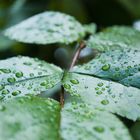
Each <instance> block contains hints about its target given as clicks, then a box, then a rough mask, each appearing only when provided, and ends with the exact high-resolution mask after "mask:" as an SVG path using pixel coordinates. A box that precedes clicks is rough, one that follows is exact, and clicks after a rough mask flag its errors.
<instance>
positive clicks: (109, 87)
mask: <svg viewBox="0 0 140 140" xmlns="http://www.w3.org/2000/svg"><path fill="white" fill-rule="evenodd" d="M63 86H64V88H65V90H66V91H67V92H68V93H70V95H71V96H73V98H74V99H71V100H74V101H75V100H76V101H80V102H84V103H86V104H88V105H89V106H90V107H91V108H98V109H101V110H106V111H109V112H112V113H116V114H118V115H121V116H123V117H127V118H129V119H132V120H136V119H139V118H140V90H139V89H137V88H133V87H127V86H124V85H122V84H119V83H116V82H111V81H107V80H101V79H99V78H95V77H91V76H88V75H81V74H76V73H66V74H65V76H64V79H63Z"/></svg>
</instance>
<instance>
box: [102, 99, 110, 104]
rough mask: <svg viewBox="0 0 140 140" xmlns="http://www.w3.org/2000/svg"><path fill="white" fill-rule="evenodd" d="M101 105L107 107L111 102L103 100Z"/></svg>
mask: <svg viewBox="0 0 140 140" xmlns="http://www.w3.org/2000/svg"><path fill="white" fill-rule="evenodd" d="M101 103H102V104H103V105H107V104H109V101H108V100H102V101H101Z"/></svg>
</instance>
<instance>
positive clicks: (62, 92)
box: [60, 86, 64, 108]
mask: <svg viewBox="0 0 140 140" xmlns="http://www.w3.org/2000/svg"><path fill="white" fill-rule="evenodd" d="M60 104H61V108H63V107H64V88H63V86H61V92H60Z"/></svg>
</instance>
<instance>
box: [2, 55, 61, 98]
mask: <svg viewBox="0 0 140 140" xmlns="http://www.w3.org/2000/svg"><path fill="white" fill-rule="evenodd" d="M60 79H61V69H59V68H58V67H56V66H54V65H52V64H48V63H46V62H44V61H41V60H39V59H37V58H29V57H22V56H19V57H13V58H10V59H7V60H2V61H0V83H1V84H0V99H1V100H2V99H4V100H5V99H8V98H11V97H15V96H22V95H24V94H39V93H40V92H41V91H46V90H47V89H50V88H52V87H54V86H55V85H56V84H57V83H58V82H59V81H60Z"/></svg>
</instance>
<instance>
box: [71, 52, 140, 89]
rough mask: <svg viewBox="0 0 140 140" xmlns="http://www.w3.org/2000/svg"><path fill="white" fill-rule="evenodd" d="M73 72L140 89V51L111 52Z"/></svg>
mask: <svg viewBox="0 0 140 140" xmlns="http://www.w3.org/2000/svg"><path fill="white" fill-rule="evenodd" d="M73 71H75V72H78V73H82V74H89V75H94V76H97V77H100V78H104V79H110V80H113V81H117V82H120V83H122V84H124V85H127V86H134V87H137V88H140V80H139V79H140V50H134V49H122V50H120V49H118V50H110V51H107V52H105V53H102V54H101V55H99V56H97V57H96V58H95V59H93V60H91V61H90V62H88V63H87V64H84V65H79V66H76V67H75V68H74V70H73Z"/></svg>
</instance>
